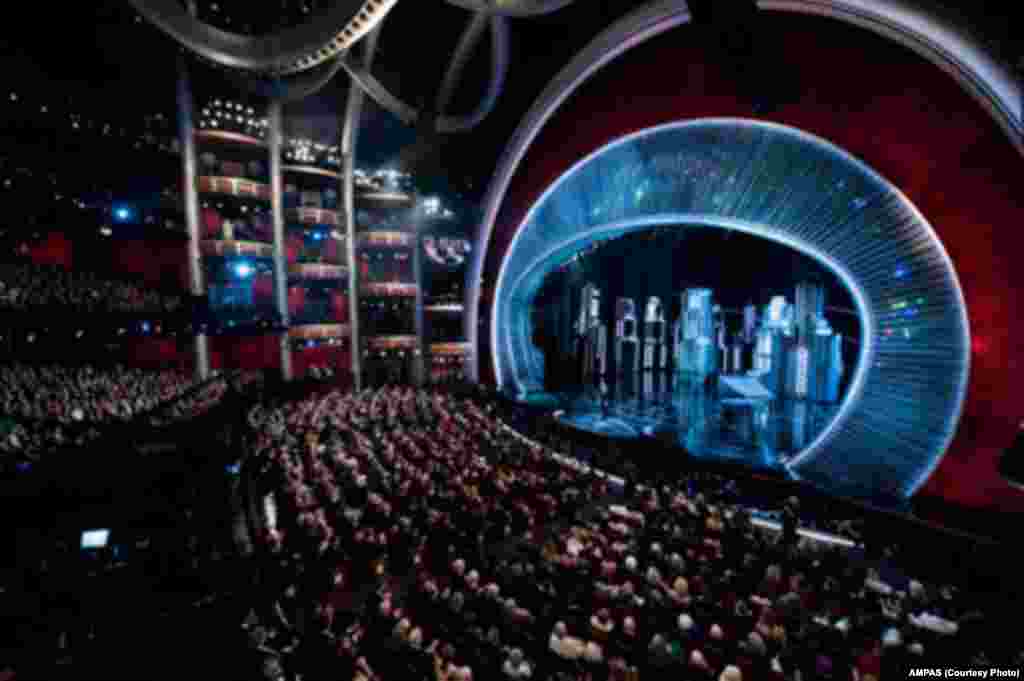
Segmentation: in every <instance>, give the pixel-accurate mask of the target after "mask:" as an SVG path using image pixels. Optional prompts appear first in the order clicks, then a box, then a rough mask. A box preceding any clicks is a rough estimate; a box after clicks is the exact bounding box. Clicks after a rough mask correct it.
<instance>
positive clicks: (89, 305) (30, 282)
mask: <svg viewBox="0 0 1024 681" xmlns="http://www.w3.org/2000/svg"><path fill="white" fill-rule="evenodd" d="M0 307H3V308H8V309H16V310H32V309H34V308H38V307H60V308H62V309H64V310H65V311H67V312H79V313H114V312H118V313H125V312H127V313H136V314H153V315H159V314H164V313H168V312H177V311H180V310H183V309H184V308H185V299H184V297H183V296H177V295H167V294H164V293H160V292H157V291H153V290H148V289H146V288H143V287H142V286H140V285H139V284H137V283H134V282H131V281H118V280H114V279H107V278H104V277H102V276H100V275H98V274H95V273H92V272H87V271H79V270H70V269H66V268H64V267H59V266H56V265H36V264H28V263H2V264H0Z"/></svg>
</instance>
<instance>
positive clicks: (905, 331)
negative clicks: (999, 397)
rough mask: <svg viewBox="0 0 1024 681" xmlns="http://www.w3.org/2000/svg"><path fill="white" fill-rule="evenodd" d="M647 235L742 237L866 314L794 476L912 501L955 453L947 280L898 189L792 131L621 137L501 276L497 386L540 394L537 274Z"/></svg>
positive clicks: (964, 326)
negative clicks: (798, 263) (851, 364)
mask: <svg viewBox="0 0 1024 681" xmlns="http://www.w3.org/2000/svg"><path fill="white" fill-rule="evenodd" d="M656 224H662V225H665V224H675V225H680V226H682V227H687V226H704V227H720V228H726V229H737V230H741V231H745V232H748V233H751V234H755V235H758V236H762V237H764V238H766V239H771V240H774V241H777V242H780V243H784V244H787V245H789V246H791V247H793V248H796V249H797V250H800V251H802V252H804V253H805V254H807V255H809V256H811V257H814V258H816V259H817V260H819V261H820V262H822V263H823V264H824V265H826V266H827V267H829V268H830V269H832V270H833V271H834V272H835V273H836V274H837V275H838V276H839V277H840V279H841V280H842V281H843V282H844V283H845V284H846V286H847V287H848V288H849V289H850V291H851V292H852V293H853V296H854V299H855V301H856V302H857V305H858V308H859V311H860V314H861V328H862V333H863V337H862V339H861V353H860V358H859V362H858V365H857V366H856V367H855V368H854V371H855V374H854V378H853V381H852V383H851V387H850V389H849V391H848V392H847V395H846V397H845V398H844V402H843V405H842V407H841V409H840V411H839V414H838V416H837V417H836V419H835V421H834V422H833V423H832V424H831V425H830V426H829V427H828V428H826V429H825V430H824V431H823V432H822V433H821V435H820V436H819V437H818V438H817V439H816V440H815V441H814V442H813V443H811V445H810V446H809V447H808V448H807V449H806V450H804V451H803V452H802V453H800V454H799V455H798V456H796V457H795V458H794V459H793V460H792V462H791V467H792V469H793V472H794V473H796V474H797V475H799V476H801V477H804V478H806V479H809V480H811V481H814V482H818V483H820V484H825V485H828V486H838V487H842V488H845V489H865V490H876V491H881V492H887V493H889V494H894V495H899V496H909V495H911V494H912V493H913V492H914V491H915V490H916V489H917V487H919V486H920V485H921V484H922V483H923V481H924V480H926V479H927V477H928V475H929V474H930V472H931V471H932V470H933V469H934V467H935V466H936V465H937V464H938V462H939V460H940V459H941V457H942V455H943V453H944V452H945V450H946V448H947V446H948V445H949V442H950V440H951V438H952V435H953V433H954V431H955V427H956V424H957V421H958V420H959V416H960V411H961V407H962V403H963V400H964V395H965V391H966V385H967V377H968V372H969V349H970V340H969V331H968V323H967V314H966V310H965V308H964V302H963V295H962V293H961V291H960V286H959V283H958V281H957V278H956V273H955V272H954V271H953V267H952V263H951V261H950V260H949V257H948V255H947V254H946V252H945V250H944V248H943V247H942V244H941V243H940V242H939V241H938V239H937V238H936V237H935V234H934V232H933V231H932V229H931V227H930V226H929V225H928V224H927V222H926V221H925V219H924V218H923V217H922V216H921V215H920V214H919V213H918V212H917V210H916V209H915V208H914V206H913V205H912V204H911V203H910V202H909V201H908V200H907V199H906V198H905V197H904V196H903V195H902V194H901V193H900V192H899V191H898V190H896V189H895V188H894V187H893V186H892V185H891V184H890V183H888V182H887V181H885V180H884V179H883V178H881V177H880V176H878V175H877V174H876V173H874V172H873V171H871V170H870V169H869V168H868V167H866V166H865V165H864V164H863V163H861V162H860V161H858V160H857V159H855V158H853V157H852V156H850V155H848V154H846V153H845V152H843V151H842V150H840V149H838V148H837V147H835V146H833V145H831V144H830V143H828V142H826V141H825V140H822V139H820V138H817V137H813V136H811V135H809V134H806V133H803V132H801V131H799V130H796V129H794V128H789V127H785V126H781V125H776V124H770V123H763V122H755V121H748V120H742V119H703V120H697V121H687V122H679V123H673V124H669V125H664V126H659V127H656V128H651V129H648V130H644V131H641V132H639V133H636V134H633V135H630V136H628V137H625V138H622V139H619V140H617V141H615V142H613V143H611V144H609V145H607V146H605V147H604V148H602V149H599V150H598V151H596V152H594V153H593V154H591V155H590V156H588V157H587V158H585V159H584V160H582V161H580V162H579V163H577V164H576V165H575V166H573V167H572V168H571V169H570V170H569V171H568V172H566V173H565V174H564V175H562V177H560V178H559V179H558V181H556V182H555V183H554V184H553V185H552V186H551V187H550V188H549V189H548V191H547V192H545V193H544V195H543V196H542V197H541V198H540V200H539V201H538V202H537V203H536V204H535V205H534V207H533V208H532V209H531V210H530V212H529V213H528V215H527V217H526V219H525V221H524V223H523V224H522V225H521V226H520V228H519V229H518V230H517V232H516V237H515V239H514V240H513V242H512V244H511V246H510V248H509V250H508V253H507V256H506V258H505V259H504V261H503V263H502V267H501V271H500V273H499V277H498V282H497V288H496V291H495V300H494V306H493V308H492V324H491V332H492V338H491V344H492V352H493V357H494V364H495V375H496V376H497V378H498V381H499V384H500V385H501V386H502V387H504V388H509V389H512V390H530V389H536V388H538V387H539V386H540V385H541V384H542V381H543V373H542V372H543V363H542V362H541V359H540V355H539V354H538V351H537V349H536V348H534V347H533V346H532V344H531V340H530V339H531V334H532V325H531V321H530V304H531V301H532V300H533V298H534V296H535V295H536V293H537V291H538V290H539V288H540V285H541V283H542V282H543V280H544V277H545V276H546V274H547V273H548V272H550V271H551V270H552V269H554V268H555V267H557V266H558V265H559V264H560V263H562V262H564V260H565V259H566V258H567V257H569V256H571V255H572V254H573V253H574V252H576V251H578V250H580V249H582V248H584V247H586V246H587V245H589V244H591V243H594V242H595V241H599V240H603V239H606V238H612V237H614V236H618V235H621V234H625V233H627V232H630V231H634V230H637V229H643V228H647V227H650V226H653V225H656ZM766 266H770V264H766ZM634 267H642V264H638V265H634Z"/></svg>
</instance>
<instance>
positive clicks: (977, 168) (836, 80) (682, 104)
mask: <svg viewBox="0 0 1024 681" xmlns="http://www.w3.org/2000/svg"><path fill="white" fill-rule="evenodd" d="M765 22H766V25H765V26H764V27H763V29H762V33H763V34H764V35H768V36H773V40H772V42H771V45H770V46H766V47H765V49H764V51H763V52H762V53H759V54H758V59H759V60H767V61H768V69H767V72H769V73H777V74H779V77H780V79H781V80H783V81H785V80H789V81H790V82H791V83H793V84H795V85H796V91H797V92H798V94H797V95H796V96H794V97H793V98H792V99H791V100H790V101H789V102H787V103H785V104H782V105H781V106H780V107H779V108H778V109H776V110H775V111H774V112H773V113H771V114H770V115H766V116H756V115H755V114H754V113H753V111H752V108H751V105H750V103H749V102H750V100H749V99H748V98H746V97H745V96H744V93H742V92H741V91H740V88H739V85H738V82H737V79H736V78H735V77H734V76H733V75H731V74H730V73H729V72H728V71H727V70H726V67H724V66H723V65H722V62H721V60H720V58H719V57H718V56H717V55H718V54H719V53H718V52H715V51H713V50H709V49H708V46H706V45H703V44H702V39H701V37H700V36H699V34H698V32H697V30H696V29H694V28H692V27H684V28H681V29H678V30H676V31H674V32H672V33H671V34H669V35H666V36H661V37H659V38H657V39H655V40H653V41H651V42H649V43H647V44H645V45H642V46H640V47H638V48H635V49H634V50H632V51H631V52H629V53H627V54H626V55H624V56H623V57H621V58H620V59H619V60H617V61H616V62H615V63H613V64H611V65H609V66H607V67H606V68H605V69H603V70H602V71H601V72H599V73H598V74H597V76H595V78H594V79H592V80H591V81H589V82H588V83H587V84H585V85H584V86H583V87H582V88H581V89H580V90H579V91H578V92H577V93H576V94H575V95H574V96H573V97H572V98H570V99H569V100H568V101H567V102H566V103H565V104H563V106H562V108H561V109H560V110H559V111H558V113H556V115H555V116H554V117H553V118H552V120H551V121H550V122H549V123H548V125H547V126H546V127H545V128H544V129H543V131H542V132H541V134H540V135H539V137H538V138H537V140H536V141H535V142H534V144H533V145H532V147H531V148H530V151H529V152H528V154H527V156H526V158H525V159H524V160H523V162H522V164H521V165H520V166H519V169H518V172H517V175H516V177H515V178H514V180H513V183H512V185H511V187H510V191H509V194H508V195H507V196H506V200H505V203H504V205H503V206H502V210H501V212H500V214H499V216H498V220H497V223H496V225H495V236H494V237H493V238H492V242H491V244H490V247H489V251H488V255H487V262H486V265H485V271H484V291H483V299H482V306H481V310H482V313H483V316H484V322H485V323H484V325H483V327H482V329H481V335H480V348H479V349H480V352H481V364H480V366H481V375H482V376H484V377H487V376H490V378H491V380H493V376H492V375H491V374H492V366H491V358H490V354H489V347H488V344H489V341H490V328H489V324H490V302H491V299H492V296H493V285H494V282H495V281H496V279H497V273H498V267H499V265H500V262H501V259H502V258H503V257H504V254H505V252H506V250H507V248H508V244H509V242H510V241H511V239H512V237H513V235H514V232H515V230H516V228H517V227H518V226H519V224H520V223H521V222H522V220H523V219H524V217H525V214H526V211H527V210H528V209H529V208H530V206H531V205H532V204H533V203H534V202H535V201H536V200H537V198H539V195H540V194H541V193H542V192H543V191H544V190H545V189H546V188H547V187H548V186H549V185H550V184H551V183H552V182H553V181H554V180H555V179H556V178H557V177H558V176H559V175H561V174H562V173H563V172H564V171H565V170H566V169H568V167H569V166H570V165H572V164H573V163H574V162H576V161H578V160H579V159H580V158H582V157H583V156H584V155H586V154H588V153H590V152H592V151H594V150H595V149H597V148H599V147H600V146H602V145H604V144H606V143H608V142H610V141H612V140H614V139H616V138H618V137H621V136H622V135H625V134H628V133H630V132H634V131H637V130H640V129H643V128H646V127H650V126H653V125H657V124H660V123H666V122H669V121H673V120H680V119H692V118H699V117H711V116H737V117H747V118H762V119H765V120H772V121H776V122H779V123H783V124H786V125H790V126H794V127H797V128H801V129H803V130H807V131H809V132H811V133H813V134H815V135H819V136H821V137H823V138H825V139H827V140H830V141H831V142H833V143H835V144H836V145H838V146H840V147H842V148H844V149H846V150H847V151H849V152H850V153H852V154H853V155H855V156H857V157H859V158H860V159H862V160H864V161H865V162H866V163H867V164H868V165H870V166H871V167H872V168H874V169H875V170H876V171H878V172H879V173H880V174H881V175H882V176H884V177H885V178H887V179H888V180H889V181H891V182H893V183H894V184H895V185H896V186H897V187H899V188H900V189H901V190H902V191H903V192H904V193H905V194H906V195H907V196H908V197H909V199H910V200H911V201H912V202H913V203H914V204H915V205H916V206H917V207H918V208H919V209H920V211H921V212H922V214H923V215H924V216H925V218H926V219H927V220H928V221H929V222H930V223H931V225H932V226H933V227H934V228H935V230H936V232H937V233H938V235H939V237H940V239H941V240H942V242H943V243H944V244H945V246H946V248H947V250H948V251H949V254H950V256H951V257H952V259H953V262H954V265H955V267H956V270H957V272H958V274H959V277H960V282H961V284H962V286H963V289H964V294H965V296H966V300H967V305H968V313H969V317H970V324H971V333H972V337H973V349H974V352H973V356H972V369H971V379H970V386H969V394H968V398H967V402H966V406H965V410H964V414H963V418H962V419H961V422H960V424H959V427H958V429H957V433H956V438H955V440H954V442H953V444H952V446H951V448H950V450H949V452H948V454H947V455H946V457H945V459H944V460H943V462H942V464H941V465H940V467H939V468H938V469H937V470H936V472H935V473H934V474H933V475H932V477H931V479H930V480H929V481H928V483H927V485H926V487H925V488H923V490H922V494H924V495H936V496H941V497H943V498H945V499H946V500H948V501H951V502H954V503H958V504H963V505H969V506H976V507H1000V508H1002V509H1005V510H1014V511H1022V510H1024V494H1022V493H1021V492H1019V491H1017V490H1014V489H1013V488H1011V487H1010V486H1009V485H1007V484H1006V483H1005V482H1004V481H1003V480H1002V478H1001V477H1000V476H999V474H998V471H997V468H996V466H997V461H998V457H999V456H1000V455H1001V454H1002V452H1003V451H1004V450H1005V449H1006V447H1007V446H1008V445H1009V444H1010V442H1011V441H1012V439H1013V437H1014V433H1015V431H1016V428H1017V423H1018V422H1019V421H1020V420H1021V419H1022V418H1024V400H1021V399H1020V386H1022V385H1024V361H1022V360H1024V314H1021V313H1020V310H1021V292H1022V291H1024V267H1022V266H1020V264H1019V263H1016V265H1017V266H1016V267H1015V266H1014V265H1015V262H1014V261H1015V259H1018V258H1019V255H1020V254H1021V253H1022V252H1024V232H1022V231H1021V225H1024V201H1022V200H1020V198H1021V196H1022V195H1024V194H1022V192H1024V187H1022V183H1024V159H1022V158H1021V156H1020V155H1019V154H1018V153H1017V152H1016V151H1014V149H1013V148H1012V147H1011V146H1010V144H1009V142H1008V140H1007V138H1006V137H1005V135H1004V133H1003V132H1002V131H1001V130H1000V129H999V128H998V126H997V125H996V124H995V123H994V122H993V120H992V119H991V118H990V117H989V116H988V114H987V113H986V112H985V111H984V110H983V109H982V108H981V106H980V105H978V104H977V103H976V102H975V101H974V100H973V99H972V98H971V97H970V96H968V95H967V94H966V93H965V92H964V91H963V90H961V89H960V88H959V86H958V85H957V84H956V82H955V81H954V80H953V79H951V78H950V77H949V76H947V75H946V74H945V73H943V72H942V71H941V70H939V69H938V68H937V67H935V66H932V65H931V64H930V63H928V62H926V61H925V60H923V59H921V58H919V57H917V56H916V55H914V54H913V53H911V52H910V51H908V50H906V49H904V48H902V47H900V46H898V45H896V44H893V43H891V42H888V41H886V40H884V39H882V38H880V37H877V36H875V35H874V34H871V33H869V32H867V31H864V30H861V29H858V28H854V27H850V26H847V25H845V24H840V23H839V22H836V21H833V20H829V19H820V18H809V17H798V16H792V15H771V16H770V17H768V18H766V19H765Z"/></svg>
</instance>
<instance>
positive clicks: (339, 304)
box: [331, 291, 349, 324]
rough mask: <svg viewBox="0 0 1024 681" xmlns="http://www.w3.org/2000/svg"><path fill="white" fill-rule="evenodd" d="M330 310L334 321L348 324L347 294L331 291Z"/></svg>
mask: <svg viewBox="0 0 1024 681" xmlns="http://www.w3.org/2000/svg"><path fill="white" fill-rule="evenodd" d="M331 311H332V312H333V313H334V321H336V322H339V323H341V324H348V321H349V320H348V296H347V295H345V294H344V293H340V292H338V291H335V292H334V293H332V294H331Z"/></svg>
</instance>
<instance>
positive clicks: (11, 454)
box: [0, 363, 259, 461]
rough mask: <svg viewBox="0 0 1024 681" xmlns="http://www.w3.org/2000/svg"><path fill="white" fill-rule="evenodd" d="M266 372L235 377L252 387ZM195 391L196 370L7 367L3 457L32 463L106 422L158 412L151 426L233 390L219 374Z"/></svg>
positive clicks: (1, 401) (1, 384) (0, 386)
mask: <svg viewBox="0 0 1024 681" xmlns="http://www.w3.org/2000/svg"><path fill="white" fill-rule="evenodd" d="M258 376H259V373H258V372H257V373H253V372H246V373H242V374H239V376H237V377H232V378H231V380H232V381H234V382H235V383H239V384H240V385H245V384H247V383H249V382H251V381H252V380H254V379H255V378H256V377H258ZM219 378H220V380H213V381H211V382H210V383H208V384H207V385H205V386H203V387H202V388H200V389H199V390H196V391H194V392H190V391H192V389H193V388H196V387H197V386H198V384H197V383H196V381H195V379H194V377H193V375H192V374H191V372H185V371H179V370H172V369H165V370H159V371H153V370H146V369H138V368H129V367H124V366H120V365H114V366H109V367H99V366H77V367H68V366H62V365H56V364H46V365H31V364H20V363H15V364H8V365H4V366H0V455H2V458H3V459H4V460H5V461H6V460H8V459H9V458H14V459H17V460H18V461H33V460H36V459H38V458H39V456H40V455H42V454H45V453H46V452H48V451H52V450H55V449H61V448H63V447H70V446H82V445H85V444H86V443H88V442H90V441H92V440H94V439H95V438H97V437H98V436H99V435H100V434H101V433H102V429H103V427H104V426H106V425H108V424H116V423H126V422H130V421H132V420H134V419H136V418H139V417H142V416H144V415H147V414H149V413H150V412H153V414H152V415H151V416H150V423H151V424H152V425H167V424H169V423H172V422H175V421H180V420H184V419H190V418H194V417H195V416H197V415H199V414H200V413H203V412H205V411H207V410H208V409H210V408H211V407H212V406H213V405H215V404H217V403H218V402H219V401H220V400H221V399H222V398H223V397H224V395H225V394H226V392H227V389H228V380H227V378H226V377H223V376H222V377H219Z"/></svg>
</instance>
